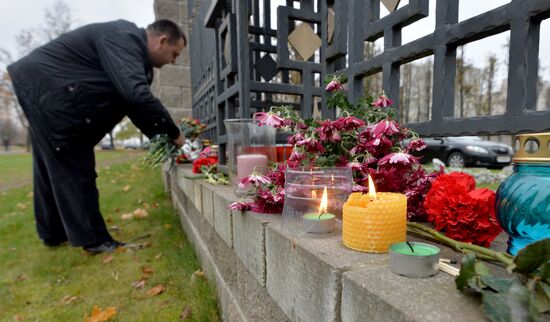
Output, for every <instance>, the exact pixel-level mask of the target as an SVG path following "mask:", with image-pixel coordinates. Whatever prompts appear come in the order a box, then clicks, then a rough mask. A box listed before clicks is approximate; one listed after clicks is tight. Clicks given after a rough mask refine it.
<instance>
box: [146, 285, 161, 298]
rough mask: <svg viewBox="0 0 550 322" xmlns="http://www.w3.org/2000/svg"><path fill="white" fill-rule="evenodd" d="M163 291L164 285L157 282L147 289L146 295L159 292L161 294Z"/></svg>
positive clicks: (153, 294)
mask: <svg viewBox="0 0 550 322" xmlns="http://www.w3.org/2000/svg"><path fill="white" fill-rule="evenodd" d="M164 291H166V286H164V285H162V284H158V285H156V286H154V287H152V288H150V289H149V290H148V291H147V295H149V296H155V295H159V294H162V293H163V292H164Z"/></svg>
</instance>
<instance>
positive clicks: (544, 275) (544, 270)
mask: <svg viewBox="0 0 550 322" xmlns="http://www.w3.org/2000/svg"><path fill="white" fill-rule="evenodd" d="M540 278H541V279H542V280H543V281H545V282H546V283H548V284H550V263H549V262H546V263H544V264H542V267H541V269H540Z"/></svg>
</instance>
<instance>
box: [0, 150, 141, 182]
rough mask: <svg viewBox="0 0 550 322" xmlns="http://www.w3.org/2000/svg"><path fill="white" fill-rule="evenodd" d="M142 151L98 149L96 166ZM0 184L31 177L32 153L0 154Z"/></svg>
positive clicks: (138, 153) (25, 179)
mask: <svg viewBox="0 0 550 322" xmlns="http://www.w3.org/2000/svg"><path fill="white" fill-rule="evenodd" d="M144 153H145V152H143V151H129V150H105V151H104V150H100V151H96V162H97V165H98V166H101V165H102V164H105V163H108V162H109V161H110V160H114V159H118V158H125V157H131V156H132V155H135V156H136V157H137V156H138V155H142V154H144ZM0 169H1V173H2V175H0V186H1V185H9V184H13V183H17V182H23V181H27V180H31V179H32V155H31V154H30V153H27V152H23V153H14V154H0Z"/></svg>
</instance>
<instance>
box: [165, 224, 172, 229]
mask: <svg viewBox="0 0 550 322" xmlns="http://www.w3.org/2000/svg"><path fill="white" fill-rule="evenodd" d="M164 228H166V229H170V228H172V225H171V224H164Z"/></svg>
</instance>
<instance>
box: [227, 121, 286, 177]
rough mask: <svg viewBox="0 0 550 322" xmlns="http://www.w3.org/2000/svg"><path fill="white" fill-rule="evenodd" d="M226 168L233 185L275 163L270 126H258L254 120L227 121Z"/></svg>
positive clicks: (272, 135) (273, 138)
mask: <svg viewBox="0 0 550 322" xmlns="http://www.w3.org/2000/svg"><path fill="white" fill-rule="evenodd" d="M223 123H224V124H225V127H226V129H227V136H228V138H227V141H228V142H227V168H228V172H229V177H230V179H231V181H232V182H233V184H235V185H237V184H238V183H239V181H240V180H241V179H242V178H244V177H246V176H249V175H250V174H252V172H253V171H254V169H255V168H265V167H266V166H267V165H268V164H269V163H270V162H275V161H277V156H276V152H275V132H276V129H275V128H273V127H271V126H265V125H264V126H259V125H258V124H259V123H258V121H257V120H254V119H227V120H224V121H223Z"/></svg>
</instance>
